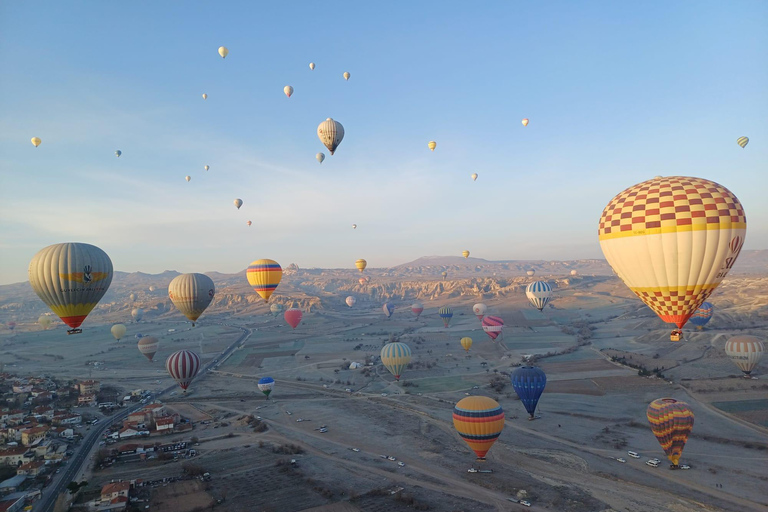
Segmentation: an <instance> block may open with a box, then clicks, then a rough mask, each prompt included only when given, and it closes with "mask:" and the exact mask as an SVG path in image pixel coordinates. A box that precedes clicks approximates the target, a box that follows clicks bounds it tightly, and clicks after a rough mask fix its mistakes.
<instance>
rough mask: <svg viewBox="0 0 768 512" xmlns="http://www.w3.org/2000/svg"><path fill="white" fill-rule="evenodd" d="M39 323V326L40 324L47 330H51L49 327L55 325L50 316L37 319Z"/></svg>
mask: <svg viewBox="0 0 768 512" xmlns="http://www.w3.org/2000/svg"><path fill="white" fill-rule="evenodd" d="M37 323H39V324H40V326H41V327H42V328H43V329H47V328H49V327H50V326H51V325H52V324H53V318H51V317H50V316H48V315H41V316H40V317H39V318H38V319H37Z"/></svg>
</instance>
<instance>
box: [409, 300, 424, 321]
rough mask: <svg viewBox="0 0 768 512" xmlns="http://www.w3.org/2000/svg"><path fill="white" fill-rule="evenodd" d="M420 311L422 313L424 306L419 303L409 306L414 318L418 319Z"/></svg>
mask: <svg viewBox="0 0 768 512" xmlns="http://www.w3.org/2000/svg"><path fill="white" fill-rule="evenodd" d="M422 311H424V305H423V304H422V303H421V302H414V303H413V305H412V306H411V313H413V314H414V315H416V318H419V315H421V313H422Z"/></svg>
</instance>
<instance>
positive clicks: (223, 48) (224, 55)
mask: <svg viewBox="0 0 768 512" xmlns="http://www.w3.org/2000/svg"><path fill="white" fill-rule="evenodd" d="M219 55H221V58H222V59H226V58H227V55H229V50H228V49H227V47H226V46H219Z"/></svg>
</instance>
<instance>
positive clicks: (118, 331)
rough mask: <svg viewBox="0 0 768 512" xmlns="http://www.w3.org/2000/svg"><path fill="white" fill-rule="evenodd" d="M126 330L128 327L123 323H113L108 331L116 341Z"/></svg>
mask: <svg viewBox="0 0 768 512" xmlns="http://www.w3.org/2000/svg"><path fill="white" fill-rule="evenodd" d="M127 330H128V329H126V328H125V325H123V324H115V325H113V326H112V329H110V332H111V333H112V336H114V338H115V339H116V340H117V341H120V338H122V337H123V336H125V332H126V331H127Z"/></svg>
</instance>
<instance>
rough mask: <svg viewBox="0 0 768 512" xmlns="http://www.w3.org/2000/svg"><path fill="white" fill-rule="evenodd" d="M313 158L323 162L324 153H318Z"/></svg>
mask: <svg viewBox="0 0 768 512" xmlns="http://www.w3.org/2000/svg"><path fill="white" fill-rule="evenodd" d="M315 158H317V161H318V162H320V163H323V160H325V154H324V153H318V154H316V155H315Z"/></svg>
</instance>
